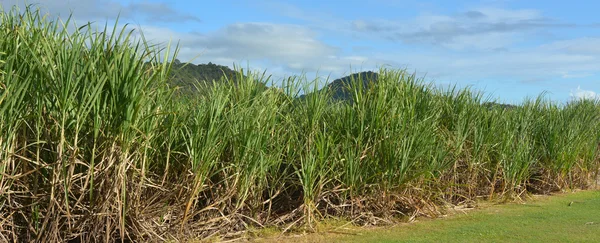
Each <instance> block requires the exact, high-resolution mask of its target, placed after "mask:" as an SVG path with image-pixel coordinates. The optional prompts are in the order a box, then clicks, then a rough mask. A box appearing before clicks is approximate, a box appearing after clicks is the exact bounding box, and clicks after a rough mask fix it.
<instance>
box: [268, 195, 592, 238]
mask: <svg viewBox="0 0 600 243" xmlns="http://www.w3.org/2000/svg"><path fill="white" fill-rule="evenodd" d="M571 202H573V203H571ZM569 204H571V206H569ZM333 231H335V232H338V233H323V234H311V235H308V236H305V237H293V238H290V239H287V238H286V242H287V241H292V242H600V191H582V192H576V193H567V194H559V195H553V196H542V197H536V198H535V199H533V200H528V201H526V202H522V203H509V204H500V205H489V206H482V207H481V208H479V209H475V210H470V211H469V212H467V213H458V214H455V215H453V216H448V217H446V218H439V219H434V220H422V221H419V222H414V223H409V224H402V225H398V226H394V227H389V228H377V229H364V228H352V229H346V230H343V229H337V230H333ZM278 240H281V238H280V239H278Z"/></svg>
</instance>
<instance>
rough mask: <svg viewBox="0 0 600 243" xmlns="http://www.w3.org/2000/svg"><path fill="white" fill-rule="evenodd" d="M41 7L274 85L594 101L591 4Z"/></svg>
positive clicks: (107, 2)
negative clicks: (332, 81)
mask: <svg viewBox="0 0 600 243" xmlns="http://www.w3.org/2000/svg"><path fill="white" fill-rule="evenodd" d="M28 2H29V3H34V1H28ZM37 2H38V3H39V4H40V5H39V6H40V7H42V8H43V9H44V10H45V11H48V12H49V13H51V14H53V15H60V16H67V15H68V14H69V13H70V11H71V10H72V11H73V14H74V18H75V20H76V21H77V22H78V23H85V22H87V21H97V23H105V22H106V21H108V22H113V21H114V19H115V18H116V17H117V15H118V14H119V13H120V14H121V19H120V23H122V24H124V23H131V24H132V25H133V26H135V27H136V28H141V29H142V31H143V32H144V34H145V35H146V36H147V37H148V38H149V39H150V40H151V41H153V42H156V43H166V42H167V41H169V40H170V39H171V40H174V41H177V40H179V41H180V44H181V52H180V55H179V59H180V60H181V61H190V60H192V59H193V58H194V57H196V58H195V59H194V60H193V62H194V63H207V62H213V63H217V64H221V65H227V66H232V65H233V64H234V63H235V64H239V65H242V66H246V65H250V67H251V68H253V69H257V70H263V69H266V70H267V72H268V73H272V74H273V75H274V76H275V77H284V76H290V75H295V74H300V73H301V72H305V73H307V76H308V77H315V76H317V75H319V76H321V77H326V76H328V75H330V76H331V78H338V77H340V76H344V75H348V74H350V73H351V72H355V71H366V70H376V69H377V68H378V67H382V66H386V67H391V68H400V69H407V70H409V71H411V72H416V73H417V75H418V76H420V77H424V78H425V80H426V81H429V82H434V83H436V84H438V85H449V84H457V85H459V86H461V87H462V86H467V85H468V86H472V87H473V88H474V89H477V90H484V91H485V92H487V93H488V94H491V95H492V96H493V97H497V98H499V99H500V100H501V101H503V102H507V103H518V102H520V101H522V100H523V99H524V98H525V97H535V96H537V95H538V94H540V93H541V92H548V97H549V98H551V99H553V100H556V101H559V102H564V101H568V100H569V99H571V98H573V97H587V98H592V97H593V98H599V97H600V95H599V94H598V93H600V18H598V17H597V10H598V9H600V2H598V1H576V0H572V1H510V0H504V1H502V0H487V1H486V0H483V1H400V0H398V1H392V0H371V1H368V3H367V1H353V0H347V1H341V0H340V1H271V0H260V1H259V0H257V1H230V0H221V1H192V0H178V1H159V0H153V1H140V0H137V1H129V0H102V1H101V0H79V1H67V0H45V1H44V0H39V1H37ZM0 4H1V5H2V6H3V7H4V8H5V9H6V8H9V7H10V6H12V5H14V4H19V5H21V6H23V1H19V0H0Z"/></svg>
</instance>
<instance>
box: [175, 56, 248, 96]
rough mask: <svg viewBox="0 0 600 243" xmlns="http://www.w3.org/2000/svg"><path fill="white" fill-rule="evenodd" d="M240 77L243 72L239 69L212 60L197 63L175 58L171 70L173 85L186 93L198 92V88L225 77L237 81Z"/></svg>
mask: <svg viewBox="0 0 600 243" xmlns="http://www.w3.org/2000/svg"><path fill="white" fill-rule="evenodd" d="M240 77H243V74H241V73H239V72H238V71H234V70H231V69H230V68H229V67H227V66H221V65H217V64H214V63H210V62H209V63H208V64H198V65H196V64H192V63H182V62H179V60H175V62H174V63H173V64H172V71H171V83H172V85H175V86H178V87H180V90H181V92H182V93H186V94H190V93H197V92H198V91H199V90H198V88H203V87H206V86H210V85H212V84H214V83H215V82H219V81H222V80H223V78H226V79H227V80H230V81H233V82H234V83H236V82H237V79H238V78H240Z"/></svg>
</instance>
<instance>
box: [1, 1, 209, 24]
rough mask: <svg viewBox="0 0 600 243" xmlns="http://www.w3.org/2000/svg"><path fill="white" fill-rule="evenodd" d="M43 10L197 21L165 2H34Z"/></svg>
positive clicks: (91, 17) (86, 16) (81, 17)
mask: <svg viewBox="0 0 600 243" xmlns="http://www.w3.org/2000/svg"><path fill="white" fill-rule="evenodd" d="M31 3H36V2H35V1H26V0H0V5H1V6H2V7H3V8H4V10H5V11H7V10H9V9H10V8H12V7H13V6H17V7H19V8H20V9H21V10H23V9H25V7H26V4H27V5H29V4H31ZM33 6H34V7H35V8H37V7H39V8H40V9H41V10H42V11H43V12H46V13H50V14H52V15H57V16H61V17H63V18H66V17H68V16H69V15H71V14H72V17H73V18H74V19H75V20H78V22H80V21H97V20H98V21H106V20H107V19H111V20H114V19H116V18H117V17H118V16H119V17H120V18H124V19H134V20H136V21H147V22H150V23H157V22H186V21H194V22H199V21H200V19H199V18H198V17H196V16H194V15H191V14H186V13H181V12H179V11H176V10H174V9H173V8H171V7H170V6H169V5H168V4H167V3H166V2H147V1H144V2H133V1H129V2H125V3H123V1H115V0H42V1H40V2H39V3H36V4H33Z"/></svg>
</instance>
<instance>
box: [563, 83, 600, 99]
mask: <svg viewBox="0 0 600 243" xmlns="http://www.w3.org/2000/svg"><path fill="white" fill-rule="evenodd" d="M570 95H571V98H573V99H592V100H593V99H600V94H597V93H596V92H594V91H591V90H584V89H581V87H580V86H577V89H576V90H575V91H571V93H570Z"/></svg>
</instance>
